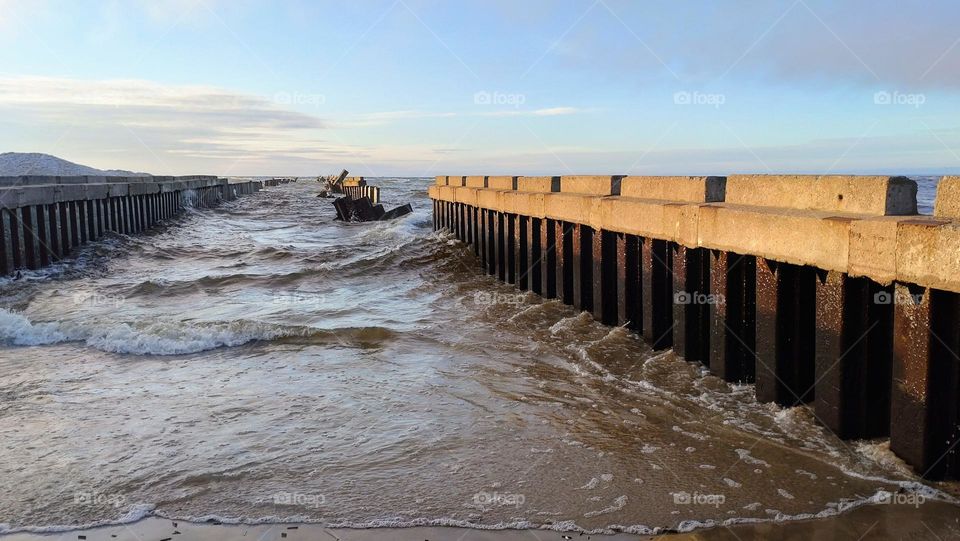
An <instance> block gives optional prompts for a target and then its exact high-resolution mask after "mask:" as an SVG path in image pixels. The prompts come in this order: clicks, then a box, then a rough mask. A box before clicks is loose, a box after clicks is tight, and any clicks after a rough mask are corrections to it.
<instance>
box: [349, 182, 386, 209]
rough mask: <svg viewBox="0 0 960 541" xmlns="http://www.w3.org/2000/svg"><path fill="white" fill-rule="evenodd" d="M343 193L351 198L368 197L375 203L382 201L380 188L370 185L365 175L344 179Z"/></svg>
mask: <svg viewBox="0 0 960 541" xmlns="http://www.w3.org/2000/svg"><path fill="white" fill-rule="evenodd" d="M343 193H344V195H346V196H348V197H350V198H351V199H360V198H361V197H366V198H369V199H370V202H371V203H373V204H374V205H376V204H378V203H379V202H380V188H379V187H378V186H368V185H367V181H366V180H365V179H364V178H363V177H347V178H345V179H344V180H343Z"/></svg>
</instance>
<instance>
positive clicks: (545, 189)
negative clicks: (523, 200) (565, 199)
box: [516, 177, 560, 193]
mask: <svg viewBox="0 0 960 541" xmlns="http://www.w3.org/2000/svg"><path fill="white" fill-rule="evenodd" d="M516 189H517V190H519V191H521V192H540V193H549V192H559V191H560V177H517V187H516Z"/></svg>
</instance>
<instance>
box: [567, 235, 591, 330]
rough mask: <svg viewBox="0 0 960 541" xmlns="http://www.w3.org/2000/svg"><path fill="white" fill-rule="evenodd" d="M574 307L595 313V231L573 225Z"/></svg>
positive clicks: (572, 267)
mask: <svg viewBox="0 0 960 541" xmlns="http://www.w3.org/2000/svg"><path fill="white" fill-rule="evenodd" d="M572 227H573V259H572V260H571V263H570V267H571V269H572V271H573V306H574V307H575V308H576V309H578V310H584V311H587V312H592V311H593V229H591V228H589V227H587V226H585V225H581V224H572Z"/></svg>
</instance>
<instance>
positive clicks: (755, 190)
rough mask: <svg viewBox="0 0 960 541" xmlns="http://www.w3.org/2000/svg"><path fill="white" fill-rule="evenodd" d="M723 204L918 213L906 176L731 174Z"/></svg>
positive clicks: (914, 189) (914, 188)
mask: <svg viewBox="0 0 960 541" xmlns="http://www.w3.org/2000/svg"><path fill="white" fill-rule="evenodd" d="M725 201H726V202H727V203H729V204H733V205H752V206H758V207H777V208H789V209H797V210H819V211H826V212H847V213H854V214H868V215H874V216H902V215H910V214H916V213H917V183H916V182H914V181H912V180H910V179H908V178H906V177H883V176H851V175H822V176H821V175H732V176H730V177H728V178H727V188H726V199H725Z"/></svg>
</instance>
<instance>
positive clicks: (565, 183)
mask: <svg viewBox="0 0 960 541" xmlns="http://www.w3.org/2000/svg"><path fill="white" fill-rule="evenodd" d="M622 179H623V175H613V176H610V175H606V176H601V175H570V176H562V177H560V191H561V192H564V193H582V194H587V195H620V181H621V180H622Z"/></svg>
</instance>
